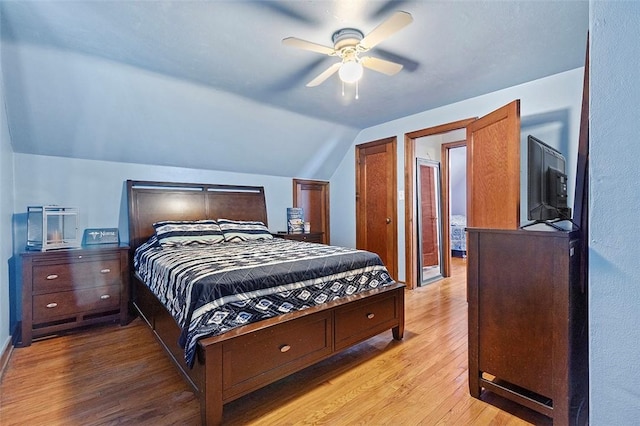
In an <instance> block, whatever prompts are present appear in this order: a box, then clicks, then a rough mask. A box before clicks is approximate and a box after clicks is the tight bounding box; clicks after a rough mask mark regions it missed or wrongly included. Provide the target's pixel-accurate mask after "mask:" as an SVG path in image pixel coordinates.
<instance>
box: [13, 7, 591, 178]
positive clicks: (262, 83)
mask: <svg viewBox="0 0 640 426" xmlns="http://www.w3.org/2000/svg"><path fill="white" fill-rule="evenodd" d="M396 10H404V11H407V12H409V13H411V14H412V16H413V18H414V22H413V23H412V24H411V25H409V26H408V27H406V28H404V29H402V30H401V31H399V32H398V33H396V34H394V35H393V36H391V37H390V38H389V39H387V40H385V41H383V42H382V43H380V44H379V45H378V46H377V47H376V48H374V49H373V50H372V51H371V52H370V53H369V55H370V56H376V57H379V58H382V59H387V60H395V61H398V62H400V63H402V64H403V65H404V66H405V67H404V69H403V70H402V71H401V72H400V73H399V74H397V75H395V76H392V77H389V76H386V75H383V74H379V73H376V72H374V71H371V70H368V69H366V70H365V75H364V77H363V79H362V81H361V83H360V99H358V100H355V99H354V98H353V96H352V93H351V92H350V89H351V88H349V87H348V88H347V94H346V95H345V96H342V95H341V88H340V84H339V80H338V77H337V75H334V76H333V77H331V78H330V79H329V80H327V81H325V82H324V83H323V84H322V85H320V86H318V87H315V88H307V87H305V84H306V83H307V82H308V81H310V80H311V79H312V78H314V77H315V76H316V75H318V74H319V73H320V72H322V71H323V70H324V69H326V68H327V67H329V66H330V65H331V64H332V63H333V61H335V60H336V59H335V58H332V57H328V56H323V55H321V54H317V53H313V52H309V51H304V50H298V49H294V48H291V47H287V46H284V45H282V43H281V40H282V39H283V38H285V37H288V36H295V37H298V38H302V39H305V40H309V41H312V42H315V43H319V44H324V45H328V46H331V45H332V43H331V34H332V33H333V32H335V31H336V30H338V29H340V28H344V27H353V28H357V29H360V30H361V31H362V32H363V33H365V34H367V33H368V32H369V31H371V30H372V29H373V28H375V26H376V25H378V24H379V23H380V22H382V21H383V20H385V19H386V18H388V17H389V16H390V15H391V14H392V13H393V12H394V11H396ZM588 13H589V6H588V2H586V1H311V0H309V1H231V0H219V1H126V0H125V1H75V2H74V1H46V2H45V1H18V2H12V1H4V0H3V1H2V2H1V3H0V14H1V21H0V23H1V25H2V31H1V34H2V42H3V44H2V46H3V51H2V72H3V78H4V91H5V98H6V103H7V114H8V121H9V126H10V130H11V135H12V143H13V146H14V150H15V151H16V152H29V153H42V154H46V155H63V156H77V157H83V158H94V159H106V160H113V161H134V162H136V161H139V162H145V161H146V160H144V159H142V156H143V154H142V152H146V155H147V156H149V151H150V150H155V149H158V141H159V140H160V141H163V140H164V139H163V138H167V140H166V142H167V143H170V139H169V138H168V136H167V134H168V133H171V132H173V131H175V129H170V128H169V127H166V126H169V125H168V124H166V121H167V116H166V115H165V114H164V113H162V114H161V113H160V112H159V111H160V108H164V109H166V108H172V107H173V108H174V109H173V111H172V116H173V119H174V120H175V122H176V123H178V124H179V125H181V126H182V128H181V131H182V132H184V134H183V135H182V136H183V137H182V141H181V144H180V146H185V144H187V146H188V145H189V144H190V143H193V144H195V145H193V148H194V149H204V148H203V147H206V146H207V145H206V140H215V139H216V137H217V136H219V134H216V132H215V131H213V130H212V129H207V128H206V127H207V123H206V120H207V118H205V117H202V118H199V117H198V111H201V110H203V109H206V110H207V113H208V116H209V117H213V118H212V119H211V120H212V123H215V125H216V126H218V128H219V129H220V132H221V133H224V139H225V140H227V141H228V142H233V140H230V139H233V138H234V137H233V136H231V135H232V134H233V132H230V131H224V129H225V126H228V123H229V122H234V121H235V122H236V125H235V128H236V131H237V130H240V133H243V132H242V130H243V129H245V128H246V126H247V125H248V124H247V123H255V122H257V123H259V125H260V129H261V130H260V132H259V133H258V134H255V133H252V135H251V136H250V137H248V136H247V134H246V133H245V134H243V135H242V137H239V136H236V137H237V142H238V144H239V145H238V147H242V146H243V145H242V143H243V142H242V141H243V140H247V139H251V140H252V143H254V145H255V141H256V139H260V136H261V135H263V136H265V137H269V138H270V139H271V140H274V139H277V142H273V145H270V146H272V147H275V151H279V154H282V151H283V150H290V149H293V148H294V147H296V146H299V145H300V141H301V140H304V141H305V144H306V145H308V146H305V147H301V148H300V149H301V152H300V156H301V159H302V161H301V163H303V164H306V165H307V166H308V168H309V167H311V166H309V163H310V161H311V160H310V159H311V158H312V157H313V156H314V155H317V153H318V152H319V151H322V150H323V149H324V150H326V149H327V148H326V145H327V143H332V144H333V145H335V146H334V147H333V148H332V150H333V151H332V152H331V153H328V154H325V157H326V160H327V161H328V162H329V163H331V162H334V163H335V162H336V161H339V158H340V157H341V155H343V154H344V152H345V150H346V147H347V146H348V145H349V144H350V143H352V141H353V138H354V136H355V135H356V134H357V132H358V130H360V129H363V128H367V127H370V126H373V125H376V124H380V123H384V122H387V121H390V120H393V119H396V118H399V117H403V116H407V115H410V114H414V113H417V112H421V111H425V110H429V109H432V108H435V107H438V106H442V105H446V104H450V103H453V102H456V101H460V100H463V99H468V98H471V97H474V96H478V95H482V94H485V93H489V92H493V91H496V90H499V89H502V88H506V87H510V86H514V85H517V84H520V83H523V82H527V81H531V80H535V79H538V78H541V77H545V76H549V75H552V74H556V73H559V72H563V71H567V70H570V69H574V68H578V67H581V66H583V65H584V52H585V46H586V37H587V30H588ZM56 70H64V74H65V76H66V77H63V76H61V75H57V71H56ZM102 70H107V71H108V72H107V71H104V73H105V75H101V71H102ZM60 72H61V73H62V71H60ZM107 74H108V75H107ZM133 75H135V76H136V77H135V78H134V77H132V76H133ZM67 80H69V81H67ZM124 80H126V82H127V84H132V87H133V88H129V89H127V92H128V93H129V94H130V96H131V97H135V98H136V99H133V100H131V101H130V102H124V103H123V102H122V101H121V97H122V96H124V95H126V93H124V94H123V93H116V92H117V90H115V91H114V90H113V89H112V88H110V89H108V90H107V89H106V87H111V85H114V86H115V87H117V84H118V83H117V81H124ZM131 81H135V84H133V83H131ZM141 82H144V84H149V86H150V87H149V90H148V91H143V89H142V88H141V86H143V85H144V84H143V83H141ZM47 85H49V87H48V88H45V87H47ZM95 86H101V87H103V88H105V89H104V90H103V91H102V92H101V91H100V90H99V89H100V87H95ZM159 88H160V89H159ZM165 88H166V91H167V92H170V91H176V92H178V91H179V92H180V94H179V95H175V96H176V97H177V96H179V97H180V99H182V100H183V101H184V102H183V101H178V100H176V99H177V98H176V97H170V96H172V95H166V96H168V97H167V98H166V99H161V98H159V97H158V98H156V96H160V95H157V92H158V91H161V92H164V91H165ZM186 88H199V89H198V93H193V94H189V95H188V96H187V95H185V91H188V90H190V89H186ZM134 95H135V96H134ZM116 96H118V97H119V98H118V101H116V100H115V97H116ZM163 96H164V95H163ZM141 97H144V98H145V100H140V99H139V98H141ZM87 103H91V104H92V105H94V106H93V107H92V108H96V106H95V104H101V105H102V104H105V106H104V108H105V110H103V111H100V115H101V117H103V118H102V120H103V121H104V120H105V119H104V116H105V112H106V111H107V108H112V109H113V108H116V109H122V110H123V111H121V113H122V114H123V115H128V116H136V115H138V114H140V110H141V109H144V112H145V114H146V115H147V116H148V117H147V118H148V124H146V125H143V124H140V122H141V121H144V120H136V123H130V122H128V121H126V120H125V118H122V117H120V118H118V119H115V118H114V119H113V122H111V123H109V122H107V123H101V125H102V126H103V127H107V128H108V130H109V131H111V132H112V133H111V134H110V136H109V138H108V141H105V142H104V143H107V142H108V147H105V146H102V147H100V146H98V147H96V146H93V145H96V144H97V145H100V140H101V136H100V135H95V134H92V131H91V130H90V129H85V128H82V129H80V130H78V128H77V127H78V124H77V120H79V118H78V111H79V108H80V107H79V106H77V107H76V109H72V111H70V112H69V113H68V114H64V113H63V112H61V111H60V105H79V104H83V105H86V104H87ZM154 104H156V105H157V106H156V108H158V111H154V107H153V105H154ZM127 108H131V109H130V110H127ZM134 108H135V109H134ZM109 114H110V115H111V114H113V113H111V112H110V113H109ZM183 115H184V117H182V116H183ZM218 115H220V117H222V118H220V119H219V121H220V122H219V123H216V118H215V117H216V116H218ZM51 117H56V120H53V119H52V118H51ZM83 117H85V118H84V120H85V121H84V123H85V126H86V127H92V128H95V127H97V126H96V125H94V124H91V125H89V123H93V122H90V121H87V120H91V119H93V120H95V117H93V118H90V117H89V118H87V113H86V111H85V112H84V113H83ZM247 117H249V118H247ZM143 118H144V117H143ZM269 118H270V119H269ZM203 120H204V121H203ZM125 122H126V123H128V124H129V125H130V126H129V127H127V126H125V124H124V123H125ZM187 124H188V126H187ZM213 125H214V124H210V125H209V126H213ZM70 126H75V127H76V129H75V133H74V134H75V135H76V136H77V134H78V132H80V134H81V135H83V137H84V138H85V139H86V138H91V139H94V140H95V141H96V142H94V144H87V146H82V147H79V146H78V145H79V144H78V142H77V141H76V142H75V144H74V145H73V146H71V145H69V144H70V143H71V142H68V140H69V139H70V138H71V137H72V136H73V135H71V134H70V132H69V130H68V129H69V127H70ZM120 127H127V129H128V133H127V134H126V135H125V133H124V131H121V132H120V131H117V130H114V128H120ZM152 127H153V130H151V128H152ZM270 127H271V128H270ZM283 127H288V128H289V130H288V131H286V130H283ZM104 131H106V130H105V129H103V132H104ZM132 132H134V133H135V137H132V134H131V133H132ZM45 135H46V138H48V140H47V141H45V140H43V139H45V137H44V136H45ZM334 139H335V140H337V141H334V142H331V141H333V140H334ZM196 140H197V141H196ZM52 141H54V142H55V143H52ZM132 141H133V142H135V143H139V144H140V145H139V146H138V148H137V150H134V149H133V148H132V147H131V144H132ZM212 143H213V142H212ZM270 143H271V141H269V142H266V144H267V145H269V144H270ZM226 146H227V147H229V148H230V149H231V146H230V145H229V144H228V145H226ZM248 147H249V145H246V147H245V148H242V149H239V150H240V151H244V154H245V155H246V153H247V149H248ZM323 147H324V148H323ZM174 148H175V147H174ZM174 148H171V149H169V148H167V149H166V151H167V153H165V154H163V155H164V157H158V158H156V159H151V160H149V161H150V162H152V163H157V164H166V165H176V166H185V167H203V164H201V163H199V162H198V160H197V159H194V158H190V159H187V158H182V159H181V158H180V156H179V155H175V154H173V155H172V154H170V152H175V149H174ZM138 151H140V152H138ZM231 151H233V149H231ZM267 151H268V150H267ZM334 151H335V152H334ZM114 152H119V153H121V154H114ZM314 153H315V154H314ZM238 155H240V153H238ZM266 155H267V157H266V159H267V160H269V161H270V162H271V163H273V165H274V166H275V167H271V168H269V167H265V169H264V170H260V169H258V170H256V167H253V166H256V164H251V166H252V170H253V171H254V172H258V173H265V174H274V175H279V174H282V175H287V176H294V175H300V174H301V173H305V172H304V171H301V170H300V169H299V168H298V169H292V168H291V167H290V166H288V165H285V164H278V161H277V158H276V157H269V155H268V154H266ZM138 157H140V158H138ZM151 157H152V156H151ZM192 157H193V156H192ZM234 159H235V157H233V156H232V155H231V154H230V157H229V160H234ZM264 159H265V157H263V158H261V160H263V161H264ZM227 162H228V161H227ZM214 163H215V162H214ZM211 167H217V169H219V170H226V169H225V168H224V167H223V166H222V165H221V163H218V164H213V165H211ZM203 168H206V167H203ZM311 169H313V167H311ZM234 170H237V171H246V170H243V169H242V166H238V167H236V168H234ZM331 172H332V170H331V167H329V169H327V170H325V169H322V167H320V168H319V169H318V167H316V168H315V169H313V170H310V169H309V170H308V171H307V172H306V174H307V175H309V176H308V177H324V178H327V177H328V176H327V175H329V176H330V174H331Z"/></svg>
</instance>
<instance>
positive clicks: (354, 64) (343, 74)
mask: <svg viewBox="0 0 640 426" xmlns="http://www.w3.org/2000/svg"><path fill="white" fill-rule="evenodd" d="M411 22H413V17H412V16H411V14H410V13H407V12H402V11H398V12H395V13H394V14H393V15H391V16H390V17H389V18H388V19H387V20H385V21H384V22H382V23H381V24H380V25H378V26H377V27H376V28H374V29H373V30H372V31H371V32H370V33H369V34H367V35H366V36H365V35H364V34H363V33H362V31H360V30H357V29H355V28H342V29H340V30H338V31H336V32H335V33H333V35H332V37H331V39H332V41H333V47H328V46H324V45H321V44H317V43H313V42H310V41H306V40H302V39H299V38H296V37H287V38H285V39H283V40H282V43H283V44H285V45H287V46H292V47H297V48H299V49H304V50H310V51H312V52H316V53H322V54H325V55H328V56H336V57H338V58H340V62H336V63H334V64H333V65H331V66H330V67H329V68H327V69H326V70H324V71H323V72H322V73H320V74H319V75H318V76H317V77H315V78H314V79H313V80H311V81H310V82H309V83H307V87H315V86H318V85H320V84H322V83H323V82H324V81H325V80H327V79H328V78H329V77H331V76H332V75H333V74H335V73H336V72H337V73H338V75H339V77H340V80H341V81H342V82H343V90H342V94H343V95H344V83H356V99H357V98H358V92H357V90H358V89H357V84H358V81H359V80H360V78H361V77H362V73H363V67H364V68H369V69H371V70H373V71H377V72H380V73H382V74H386V75H394V74H397V73H398V72H400V70H401V69H402V65H401V64H398V63H396V62H391V61H387V60H384V59H379V58H375V57H372V56H360V54H362V53H365V52H368V51H369V50H371V49H372V48H373V47H375V46H376V45H378V44H379V43H380V42H382V41H384V40H385V39H387V38H388V37H390V36H391V35H393V34H394V33H396V32H397V31H399V30H401V29H402V28H404V27H406V26H407V25H409V24H410V23H411Z"/></svg>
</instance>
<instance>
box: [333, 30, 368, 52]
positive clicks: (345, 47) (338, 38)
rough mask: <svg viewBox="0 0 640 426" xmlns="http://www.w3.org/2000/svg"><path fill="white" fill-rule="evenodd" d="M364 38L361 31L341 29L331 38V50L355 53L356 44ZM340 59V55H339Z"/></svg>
mask: <svg viewBox="0 0 640 426" xmlns="http://www.w3.org/2000/svg"><path fill="white" fill-rule="evenodd" d="M363 38H364V34H362V31H360V30H356V29H355V28H342V29H340V30H338V31H336V32H335V33H333V35H332V36H331V40H332V41H333V48H334V49H335V50H336V51H337V52H339V53H340V52H344V53H347V52H350V53H355V52H356V51H357V47H358V43H360V41H361V40H362V39H363ZM340 56H341V57H342V55H340Z"/></svg>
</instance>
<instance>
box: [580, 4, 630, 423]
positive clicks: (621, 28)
mask: <svg viewBox="0 0 640 426" xmlns="http://www.w3.org/2000/svg"><path fill="white" fill-rule="evenodd" d="M638 17H640V3H639V2H602V1H593V0H592V1H591V17H590V34H591V51H590V57H591V65H590V70H589V71H590V77H591V79H590V80H591V85H590V100H591V106H590V151H589V156H590V179H589V184H590V215H589V220H590V224H589V226H590V227H589V230H590V235H589V327H590V330H589V340H590V343H589V345H590V361H589V362H590V368H589V370H590V405H591V406H590V408H591V418H590V423H591V424H592V425H631V424H638V419H640V387H638V383H640V345H639V344H638V342H640V262H639V261H638V245H639V242H638V232H637V231H638V230H639V229H640V214H639V211H640V189H639V188H638V183H639V182H640V169H639V168H638V160H639V159H640V121H639V120H638V117H640V107H639V106H638V105H639V104H638V102H639V100H640V67H638V61H637V58H638V57H639V56H640V44H638V40H640V27H639V26H638Z"/></svg>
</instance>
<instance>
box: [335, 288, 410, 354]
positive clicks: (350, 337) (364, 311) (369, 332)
mask: <svg viewBox="0 0 640 426" xmlns="http://www.w3.org/2000/svg"><path fill="white" fill-rule="evenodd" d="M398 297H399V296H398V294H397V293H396V292H391V293H383V294H380V295H378V296H374V297H371V298H370V302H369V303H367V304H358V305H355V306H352V305H346V306H343V307H340V308H338V309H336V313H335V345H336V350H340V349H342V348H345V347H347V346H350V345H352V344H354V343H356V342H358V341H360V340H364V339H367V338H369V337H371V336H375V335H376V334H379V333H380V332H381V331H384V330H387V329H389V328H391V327H392V326H393V325H394V324H397V323H398V320H399V315H400V313H399V312H398V307H399V306H400V304H399V303H398V300H397V298H398Z"/></svg>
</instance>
